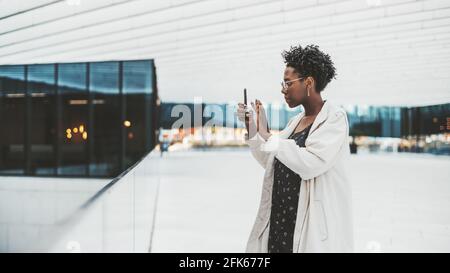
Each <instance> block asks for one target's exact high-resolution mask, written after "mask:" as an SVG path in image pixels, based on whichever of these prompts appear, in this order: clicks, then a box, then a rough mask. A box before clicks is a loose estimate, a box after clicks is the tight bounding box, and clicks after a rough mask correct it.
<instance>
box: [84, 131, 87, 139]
mask: <svg viewBox="0 0 450 273" xmlns="http://www.w3.org/2000/svg"><path fill="white" fill-rule="evenodd" d="M83 139H85V140H86V139H87V132H84V133H83Z"/></svg>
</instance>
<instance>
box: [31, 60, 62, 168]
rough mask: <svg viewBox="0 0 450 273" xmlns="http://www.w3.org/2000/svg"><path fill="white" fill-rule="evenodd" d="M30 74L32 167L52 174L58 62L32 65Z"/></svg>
mask: <svg viewBox="0 0 450 273" xmlns="http://www.w3.org/2000/svg"><path fill="white" fill-rule="evenodd" d="M27 78H28V93H29V94H30V97H31V112H30V113H31V115H30V131H29V139H30V153H31V158H30V161H31V164H30V171H31V174H44V175H52V174H55V164H56V115H55V114H54V113H55V110H56V101H55V94H56V90H55V66H54V65H53V64H45V65H31V66H29V67H28V77H27Z"/></svg>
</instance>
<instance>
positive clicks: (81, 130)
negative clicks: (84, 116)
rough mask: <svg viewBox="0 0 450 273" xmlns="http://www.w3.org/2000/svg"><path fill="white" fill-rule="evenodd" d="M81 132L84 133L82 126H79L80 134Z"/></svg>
mask: <svg viewBox="0 0 450 273" xmlns="http://www.w3.org/2000/svg"><path fill="white" fill-rule="evenodd" d="M83 132H84V126H83V125H80V133H83Z"/></svg>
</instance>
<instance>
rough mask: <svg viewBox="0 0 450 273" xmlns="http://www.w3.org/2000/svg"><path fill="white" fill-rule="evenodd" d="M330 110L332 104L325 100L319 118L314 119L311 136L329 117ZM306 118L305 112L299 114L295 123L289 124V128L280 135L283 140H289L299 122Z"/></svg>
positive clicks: (294, 120)
mask: <svg viewBox="0 0 450 273" xmlns="http://www.w3.org/2000/svg"><path fill="white" fill-rule="evenodd" d="M329 110H330V102H329V101H328V100H324V104H323V106H322V109H320V112H319V113H318V114H317V117H316V118H315V119H314V122H313V124H312V126H311V129H310V130H309V134H311V133H312V132H314V130H315V129H317V127H318V126H319V125H320V124H321V123H322V122H323V121H324V120H325V119H326V118H327V117H328V112H329ZM304 116H305V111H302V112H301V113H299V114H298V115H297V116H296V117H294V119H293V121H292V122H291V123H290V124H289V126H288V127H287V128H286V129H285V130H284V131H283V133H281V134H280V137H282V138H288V137H289V136H290V135H291V134H292V132H293V131H294V129H295V127H297V125H298V123H299V121H300V120H301V119H302V118H303V117H304Z"/></svg>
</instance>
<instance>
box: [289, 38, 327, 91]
mask: <svg viewBox="0 0 450 273" xmlns="http://www.w3.org/2000/svg"><path fill="white" fill-rule="evenodd" d="M282 56H283V58H284V62H285V63H286V66H290V67H292V68H294V69H295V71H296V72H297V73H298V74H299V75H300V76H302V77H309V76H311V77H313V78H314V80H315V82H316V90H317V91H318V92H321V91H322V90H323V89H325V87H326V86H327V84H328V83H329V82H330V81H331V80H332V79H333V78H336V68H335V67H334V64H333V61H331V58H330V55H328V54H325V53H323V52H322V51H320V50H319V47H318V46H317V45H307V46H306V47H303V48H302V47H301V46H300V45H299V46H292V47H291V48H290V49H289V50H288V51H287V50H285V51H283V53H282Z"/></svg>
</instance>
